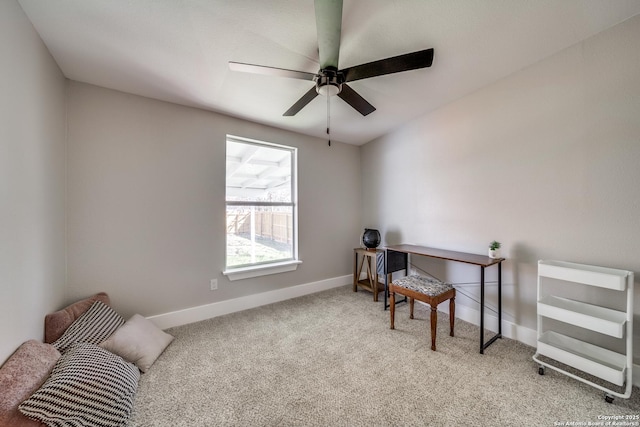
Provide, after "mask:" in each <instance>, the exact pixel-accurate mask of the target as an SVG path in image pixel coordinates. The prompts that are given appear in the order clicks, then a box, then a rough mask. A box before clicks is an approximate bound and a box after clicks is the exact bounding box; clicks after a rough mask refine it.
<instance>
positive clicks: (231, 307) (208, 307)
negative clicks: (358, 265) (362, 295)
mask: <svg viewBox="0 0 640 427" xmlns="http://www.w3.org/2000/svg"><path fill="white" fill-rule="evenodd" d="M352 282H353V276H352V275H347V276H341V277H334V278H331V279H326V280H320V281H318V282H312V283H305V284H303V285H297V286H291V287H288V288H282V289H276V290H274V291H267V292H263V293H260V294H253V295H247V296H245V297H240V298H234V299H230V300H224V301H219V302H214V303H211V304H205V305H200V306H197V307H191V308H185V309H184V310H178V311H172V312H169V313H164V314H158V315H156V316H149V317H147V319H149V320H151V321H152V322H153V323H154V324H155V325H156V326H158V327H159V328H160V329H167V328H172V327H174V326H181V325H186V324H188V323H194V322H199V321H201V320H206V319H211V318H213V317H218V316H223V315H225V314H230V313H235V312H237V311H242V310H248V309H250V308H255V307H260V306H262V305H267V304H273V303H275V302H280V301H284V300H288V299H291V298H297V297H301V296H303V295H309V294H313V293H316V292H321V291H326V290H328V289H332V288H338V287H340V286H345V285H348V284H350V283H352Z"/></svg>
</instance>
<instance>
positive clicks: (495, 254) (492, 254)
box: [489, 240, 500, 258]
mask: <svg viewBox="0 0 640 427" xmlns="http://www.w3.org/2000/svg"><path fill="white" fill-rule="evenodd" d="M489 258H500V242H498V241H497V240H494V241H493V242H491V243H489Z"/></svg>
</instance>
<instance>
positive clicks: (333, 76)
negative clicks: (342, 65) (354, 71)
mask: <svg viewBox="0 0 640 427" xmlns="http://www.w3.org/2000/svg"><path fill="white" fill-rule="evenodd" d="M314 80H315V82H316V92H318V94H319V95H323V96H333V95H337V94H339V93H340V92H341V91H342V83H344V74H342V73H340V72H339V71H338V70H337V69H335V68H333V67H327V68H324V69H322V70H320V72H319V73H318V74H316V77H315V78H314Z"/></svg>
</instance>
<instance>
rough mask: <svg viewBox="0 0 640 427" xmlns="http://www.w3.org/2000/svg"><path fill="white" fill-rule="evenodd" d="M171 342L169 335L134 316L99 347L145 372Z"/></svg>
mask: <svg viewBox="0 0 640 427" xmlns="http://www.w3.org/2000/svg"><path fill="white" fill-rule="evenodd" d="M171 341H173V337H172V336H171V335H169V334H167V333H166V332H164V331H162V330H161V329H159V328H158V327H157V326H156V325H154V324H153V323H152V322H151V321H150V320H147V319H145V318H144V317H142V316H141V315H139V314H134V315H133V316H131V319H129V320H127V321H126V322H125V324H124V325H122V326H121V327H120V328H118V330H117V331H115V332H114V333H113V334H112V335H111V336H110V337H109V339H107V340H106V341H104V342H102V343H101V344H100V347H102V348H104V349H105V350H109V351H110V352H112V353H115V354H117V355H118V356H120V357H122V358H123V359H124V360H126V361H128V362H131V363H133V364H135V365H136V366H137V367H138V369H140V370H141V371H142V372H146V371H147V369H149V368H150V367H151V365H152V364H153V362H155V361H156V359H157V358H158V356H160V354H162V352H163V351H164V349H165V348H167V346H168V345H169V344H171Z"/></svg>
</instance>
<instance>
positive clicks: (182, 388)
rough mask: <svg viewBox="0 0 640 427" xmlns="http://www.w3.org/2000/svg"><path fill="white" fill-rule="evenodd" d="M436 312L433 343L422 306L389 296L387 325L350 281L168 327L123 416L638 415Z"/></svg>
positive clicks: (247, 421)
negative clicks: (485, 343)
mask: <svg viewBox="0 0 640 427" xmlns="http://www.w3.org/2000/svg"><path fill="white" fill-rule="evenodd" d="M439 314H440V316H439V323H438V341H437V346H438V351H437V352H433V351H431V350H430V348H429V347H430V340H429V333H428V330H429V323H428V318H429V317H428V311H427V310H426V309H425V308H423V307H422V306H419V305H416V319H414V320H409V319H408V306H407V304H402V305H400V306H399V308H398V309H397V313H396V330H393V331H392V330H390V329H389V312H388V311H383V310H382V302H378V303H374V302H373V301H372V296H371V294H370V293H368V292H366V291H360V292H357V293H353V292H352V291H351V288H350V286H346V287H342V288H337V289H333V290H329V291H325V292H321V293H318V294H314V295H309V296H305V297H301V298H297V299H294V300H289V301H285V302H281V303H277V304H273V305H269V306H265V307H260V308H257V309H253V310H248V311H244V312H241V313H235V314H231V315H227V316H222V317H218V318H215V319H210V320H206V321H203V322H199V323H194V324H191V325H186V326H181V327H176V328H172V329H170V330H169V331H168V332H170V333H171V334H172V335H174V336H175V337H176V340H175V341H174V342H173V343H172V344H171V346H169V348H167V350H166V351H165V352H164V354H162V356H161V357H160V358H159V359H158V360H157V361H156V363H155V364H154V365H153V366H152V368H151V369H150V370H149V371H148V372H147V373H145V374H144V375H142V378H141V380H140V386H139V390H138V393H137V396H136V403H135V407H134V414H133V416H132V419H131V423H130V425H131V426H428V425H437V426H441V425H447V426H555V425H560V423H564V425H571V424H569V423H574V424H573V425H589V424H588V423H592V424H591V425H595V424H594V423H597V422H599V421H604V420H603V419H602V417H606V416H622V417H624V416H625V415H629V416H632V417H633V416H638V415H640V390H638V389H637V388H634V391H633V393H632V396H631V399H629V400H626V399H621V398H616V399H615V401H614V402H613V404H608V403H606V402H605V401H604V398H603V392H601V391H599V390H597V389H595V388H593V387H590V386H588V385H586V384H583V383H581V382H579V381H576V380H573V379H571V378H569V377H567V376H565V375H562V374H559V373H556V372H554V371H551V370H547V374H546V375H544V376H540V375H538V369H537V364H536V363H535V362H533V361H532V360H531V356H532V355H533V354H534V352H535V349H533V348H531V347H529V346H526V345H524V344H521V343H519V342H517V341H513V340H509V339H501V340H498V341H497V342H496V343H494V344H493V345H492V346H491V347H489V348H488V349H487V350H486V352H485V354H484V355H480V354H479V353H478V345H479V343H478V341H479V339H478V334H479V332H478V328H477V327H476V326H474V325H471V324H469V323H466V322H463V321H461V320H458V319H456V320H457V323H456V336H455V337H453V338H452V337H449V335H448V316H447V315H445V314H443V313H439ZM618 421H624V418H623V419H621V420H618ZM638 421H640V420H636V421H635V422H638ZM603 425H605V424H604V423H603ZM610 425H615V424H610ZM635 425H638V424H635Z"/></svg>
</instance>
